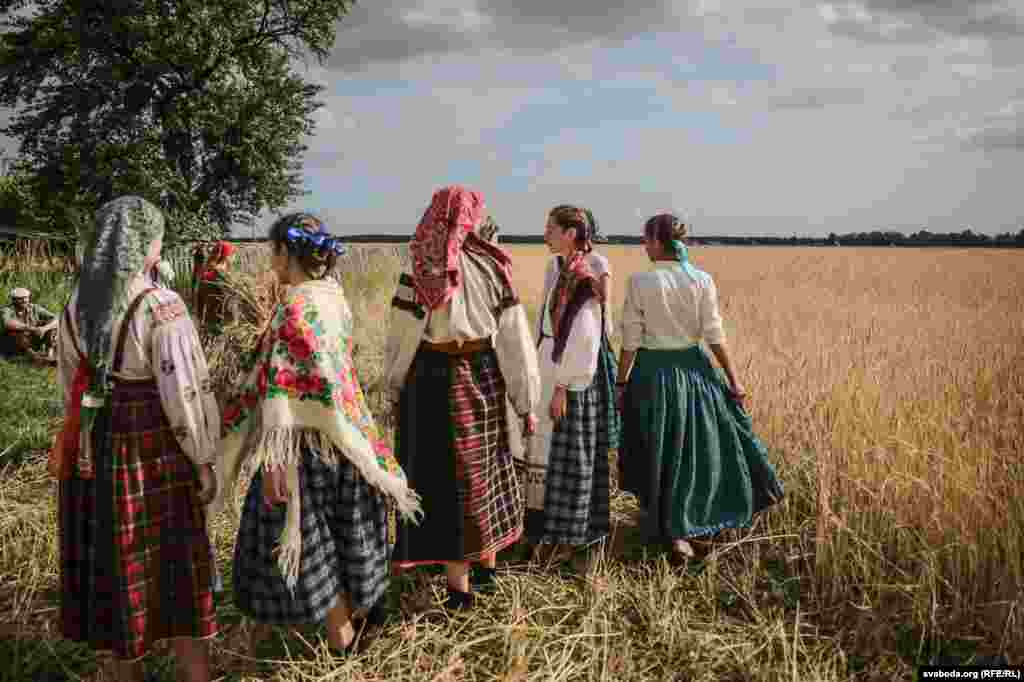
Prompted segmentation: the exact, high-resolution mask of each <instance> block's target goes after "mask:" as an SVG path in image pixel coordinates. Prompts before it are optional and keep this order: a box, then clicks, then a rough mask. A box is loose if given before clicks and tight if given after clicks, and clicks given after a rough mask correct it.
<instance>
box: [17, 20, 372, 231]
mask: <svg viewBox="0 0 1024 682" xmlns="http://www.w3.org/2000/svg"><path fill="white" fill-rule="evenodd" d="M351 4H352V3H351V2H350V0H217V1H216V2H210V1H209V0H36V1H34V2H31V3H28V2H26V1H25V0H0V15H2V16H3V31H4V32H3V34H0V105H2V106H7V107H11V108H13V109H16V111H17V113H16V115H15V116H14V118H13V120H12V122H11V123H10V124H9V125H8V126H7V127H6V128H4V129H3V132H4V133H5V134H7V135H10V136H12V137H14V138H15V139H17V140H18V142H19V143H20V146H21V157H22V159H23V160H24V161H25V163H26V164H27V167H28V169H29V170H30V172H31V174H32V175H33V182H34V183H35V185H36V186H37V188H38V189H39V190H40V201H41V202H42V204H43V206H41V211H42V212H43V213H47V214H51V215H53V216H58V217H57V218H55V219H54V221H53V222H54V223H61V222H62V219H61V218H60V217H59V216H61V215H63V214H65V213H67V212H68V211H69V210H70V211H72V213H76V212H77V213H82V212H84V213H85V214H87V215H91V213H92V212H93V211H94V210H95V208H96V207H98V206H99V205H100V204H102V203H103V202H105V201H107V200H109V199H111V198H113V197H116V196H118V195H121V194H125V193H134V194H139V195H141V196H145V197H146V198H148V199H150V200H152V201H154V202H156V203H157V204H158V205H160V206H161V207H163V208H164V210H165V211H166V213H167V215H168V218H169V219H170V223H171V225H172V226H173V228H172V230H171V231H170V232H171V233H172V235H175V236H177V237H179V238H187V237H194V236H207V237H208V236H212V235H213V234H216V233H220V234H223V233H225V232H226V231H227V230H228V229H229V228H230V226H231V225H233V224H235V223H239V222H240V223H247V222H249V221H251V220H253V219H254V218H255V216H256V215H257V214H258V213H259V212H260V211H261V210H263V209H268V208H269V209H276V208H280V207H282V206H284V205H285V204H287V203H288V202H289V201H290V200H291V199H293V198H295V197H297V196H300V195H301V194H302V193H303V192H302V179H301V175H300V169H301V155H302V153H303V152H304V151H305V149H306V147H305V145H304V144H303V140H304V138H305V137H306V136H307V135H309V134H310V133H311V132H312V131H313V127H314V120H313V114H314V113H315V112H316V110H317V109H318V108H319V107H320V106H321V104H320V103H319V102H318V101H317V99H316V98H317V95H318V93H319V92H320V90H321V87H320V86H318V85H315V84H312V83H309V82H307V81H306V80H304V79H303V78H302V77H301V76H300V75H299V74H298V73H297V72H296V71H295V69H294V65H295V63H296V61H297V60H298V59H301V58H305V57H306V56H309V55H311V56H312V57H314V58H316V59H319V60H323V59H325V58H326V56H327V54H328V51H329V50H330V48H331V46H332V45H333V43H334V39H335V25H336V23H337V21H338V20H339V19H340V18H341V17H342V16H343V15H344V14H345V13H346V12H347V11H348V9H349V7H350V5H351ZM62 228H63V229H71V228H72V225H71V224H69V223H67V222H65V223H64V224H63V225H62Z"/></svg>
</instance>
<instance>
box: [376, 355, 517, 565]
mask: <svg viewBox="0 0 1024 682" xmlns="http://www.w3.org/2000/svg"><path fill="white" fill-rule="evenodd" d="M395 441H396V453H397V457H398V460H399V462H400V463H401V465H402V469H403V470H404V471H405V474H406V476H407V477H408V479H409V485H410V486H411V487H412V488H413V489H414V490H416V491H417V492H418V493H419V494H420V495H421V496H422V499H423V511H424V516H423V519H422V520H421V522H420V524H419V525H417V526H413V525H410V524H405V523H401V524H399V526H398V533H397V538H396V540H397V542H396V544H395V551H394V554H393V557H392V563H393V564H394V565H396V566H398V567H399V568H406V567H409V566H414V565H418V564H430V563H443V562H448V561H480V560H481V559H484V558H487V557H488V556H490V555H493V554H495V553H497V552H498V551H499V550H502V549H504V548H505V547H508V546H509V545H511V544H512V543H514V542H516V541H517V540H518V539H519V537H520V536H521V535H522V533H523V496H522V492H521V489H520V486H519V482H518V480H517V478H516V473H515V466H514V463H513V459H512V452H511V449H510V448H509V435H508V425H507V422H506V397H505V379H504V377H502V375H501V371H500V370H499V369H498V360H497V356H496V355H495V353H494V351H493V350H484V351H479V352H476V353H472V354H467V355H448V354H446V353H441V352H437V351H431V350H427V349H424V348H421V349H420V350H419V351H418V352H417V354H416V358H415V360H414V361H413V366H412V368H411V369H410V370H409V378H408V379H407V382H406V386H405V389H404V390H403V391H402V397H401V401H400V403H399V412H398V430H397V433H396V436H395Z"/></svg>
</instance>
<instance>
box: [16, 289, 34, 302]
mask: <svg viewBox="0 0 1024 682" xmlns="http://www.w3.org/2000/svg"><path fill="white" fill-rule="evenodd" d="M31 296H32V292H30V291H29V290H28V289H25V288H24V287H18V288H17V289H11V300H14V299H16V298H30V297H31Z"/></svg>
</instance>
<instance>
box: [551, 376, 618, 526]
mask: <svg viewBox="0 0 1024 682" xmlns="http://www.w3.org/2000/svg"><path fill="white" fill-rule="evenodd" d="M566 396H567V398H566V402H567V404H566V413H565V416H564V417H563V418H562V420H561V421H560V422H559V423H558V425H557V426H556V427H555V430H554V433H553V434H552V437H551V450H550V452H549V453H548V469H547V481H546V483H545V486H544V522H543V536H541V537H539V538H534V542H535V543H541V542H547V543H557V544H562V545H587V544H590V543H592V542H596V541H599V540H601V539H603V538H604V537H606V536H607V535H608V533H609V532H610V531H611V501H610V472H609V468H608V457H607V452H600V451H599V450H598V448H597V432H598V421H599V420H598V417H599V414H600V405H601V400H600V397H599V396H598V394H597V390H596V389H595V388H594V387H593V386H591V387H590V388H588V389H587V390H585V391H567V392H566Z"/></svg>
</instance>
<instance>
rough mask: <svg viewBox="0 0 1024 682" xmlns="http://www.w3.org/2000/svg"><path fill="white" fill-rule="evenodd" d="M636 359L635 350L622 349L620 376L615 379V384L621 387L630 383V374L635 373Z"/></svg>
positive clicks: (620, 354)
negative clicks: (634, 363)
mask: <svg viewBox="0 0 1024 682" xmlns="http://www.w3.org/2000/svg"><path fill="white" fill-rule="evenodd" d="M635 358H636V351H635V350H626V349H625V348H623V349H622V352H621V353H619V376H618V377H616V378H615V383H616V384H618V385H619V386H623V385H625V384H626V382H628V381H629V373H630V372H632V371H633V360H634V359H635Z"/></svg>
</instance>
